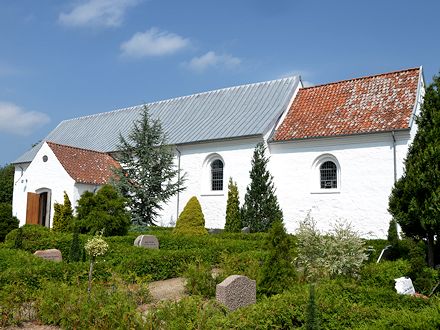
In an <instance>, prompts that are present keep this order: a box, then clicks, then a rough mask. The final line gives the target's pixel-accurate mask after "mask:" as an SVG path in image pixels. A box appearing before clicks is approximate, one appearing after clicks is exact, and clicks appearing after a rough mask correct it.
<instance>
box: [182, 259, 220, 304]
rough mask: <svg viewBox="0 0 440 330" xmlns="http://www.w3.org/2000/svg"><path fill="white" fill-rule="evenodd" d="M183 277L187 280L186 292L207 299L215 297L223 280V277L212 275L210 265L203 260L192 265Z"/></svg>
mask: <svg viewBox="0 0 440 330" xmlns="http://www.w3.org/2000/svg"><path fill="white" fill-rule="evenodd" d="M183 276H184V277H185V279H186V283H185V291H186V292H187V293H189V294H191V295H199V296H202V297H205V298H211V297H214V296H215V288H216V285H217V284H219V283H220V282H221V281H222V280H223V278H222V276H221V275H213V274H212V267H211V265H210V264H209V263H207V262H203V261H201V260H197V261H196V262H192V263H190V264H189V265H188V268H187V269H186V271H185V273H183Z"/></svg>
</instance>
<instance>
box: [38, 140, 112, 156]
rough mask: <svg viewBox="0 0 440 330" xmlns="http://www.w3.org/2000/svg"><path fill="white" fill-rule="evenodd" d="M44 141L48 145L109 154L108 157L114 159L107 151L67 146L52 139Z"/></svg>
mask: <svg viewBox="0 0 440 330" xmlns="http://www.w3.org/2000/svg"><path fill="white" fill-rule="evenodd" d="M46 143H47V144H48V145H49V146H50V145H51V144H53V145H56V146H60V147H63V148H70V149H77V150H83V151H87V152H93V153H96V154H100V155H106V156H109V157H111V158H112V159H114V158H113V157H112V156H111V155H110V153H108V152H102V151H97V150H92V149H85V148H79V147H74V146H69V145H66V144H61V143H56V142H52V141H46ZM51 149H52V148H51Z"/></svg>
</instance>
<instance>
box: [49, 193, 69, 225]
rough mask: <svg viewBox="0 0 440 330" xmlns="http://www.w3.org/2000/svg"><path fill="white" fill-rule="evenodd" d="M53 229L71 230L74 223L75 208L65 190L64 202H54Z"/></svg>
mask: <svg viewBox="0 0 440 330" xmlns="http://www.w3.org/2000/svg"><path fill="white" fill-rule="evenodd" d="M53 208H54V211H55V212H54V214H53V226H52V229H53V231H57V232H64V233H67V232H70V231H71V229H72V225H73V209H72V203H71V202H70V199H69V196H68V195H67V193H66V192H64V204H59V203H54V205H53Z"/></svg>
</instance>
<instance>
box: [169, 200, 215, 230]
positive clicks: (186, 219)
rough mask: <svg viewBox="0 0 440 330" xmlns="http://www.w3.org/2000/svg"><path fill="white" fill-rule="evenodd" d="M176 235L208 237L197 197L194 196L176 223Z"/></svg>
mask: <svg viewBox="0 0 440 330" xmlns="http://www.w3.org/2000/svg"><path fill="white" fill-rule="evenodd" d="M173 232H174V233H175V234H183V235H206V234H208V231H207V230H206V228H205V217H204V216H203V212H202V206H201V205H200V203H199V200H198V199H197V197H195V196H193V197H191V199H190V200H189V201H188V203H187V204H186V206H185V208H184V209H183V211H182V213H180V215H179V218H178V219H177V221H176V227H175V228H174V231H173Z"/></svg>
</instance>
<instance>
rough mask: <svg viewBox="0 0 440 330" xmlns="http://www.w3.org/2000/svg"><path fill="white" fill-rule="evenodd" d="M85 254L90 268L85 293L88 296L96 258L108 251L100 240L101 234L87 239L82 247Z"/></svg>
mask: <svg viewBox="0 0 440 330" xmlns="http://www.w3.org/2000/svg"><path fill="white" fill-rule="evenodd" d="M84 248H85V250H86V252H87V254H88V255H89V256H90V268H89V285H88V287H87V292H88V294H89V299H90V293H91V291H92V275H93V266H94V264H95V260H96V257H99V256H103V255H104V254H106V253H107V251H108V244H107V242H106V241H104V240H103V238H102V233H101V234H99V235H97V236H95V237H93V238H91V239H89V240H88V241H87V242H86V244H85V246H84Z"/></svg>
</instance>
